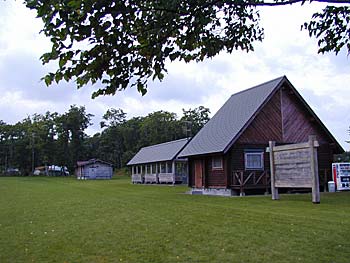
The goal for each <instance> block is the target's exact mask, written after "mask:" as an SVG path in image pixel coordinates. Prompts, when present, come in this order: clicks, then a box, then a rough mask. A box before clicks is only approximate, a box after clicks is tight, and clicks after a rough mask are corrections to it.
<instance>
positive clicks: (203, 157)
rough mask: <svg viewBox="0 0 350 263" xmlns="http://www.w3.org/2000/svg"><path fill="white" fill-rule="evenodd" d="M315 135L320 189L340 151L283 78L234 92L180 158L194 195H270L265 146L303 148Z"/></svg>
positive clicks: (330, 136) (339, 147)
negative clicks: (299, 145)
mask: <svg viewBox="0 0 350 263" xmlns="http://www.w3.org/2000/svg"><path fill="white" fill-rule="evenodd" d="M309 135H316V137H317V140H318V141H319V144H320V146H319V147H318V165H319V175H320V182H321V185H325V183H326V182H327V181H328V179H330V168H331V163H332V157H333V154H337V153H341V152H343V151H344V150H343V149H342V147H341V146H340V145H339V143H338V142H337V141H336V139H335V138H334V137H333V136H332V134H331V133H330V132H329V131H328V129H327V128H326V127H325V125H324V124H323V123H322V122H321V120H320V119H319V118H318V117H317V116H316V114H315V113H314V112H313V111H312V109H311V108H310V106H309V105H308V104H307V103H306V102H305V100H304V99H303V98H302V96H301V95H300V94H299V93H298V92H297V90H296V89H295V88H294V87H293V85H292V84H291V83H290V82H289V80H288V79H287V78H286V77H285V76H283V77H280V78H277V79H274V80H271V81H268V82H266V83H263V84H260V85H258V86H255V87H253V88H250V89H247V90H244V91H241V92H238V93H236V94H234V95H232V96H231V97H230V99H229V100H228V101H227V102H226V103H225V104H224V105H223V106H222V107H221V108H220V110H219V111H218V112H217V113H216V114H215V115H214V116H213V118H212V119H211V120H210V121H209V122H208V123H207V124H206V125H205V126H204V127H203V128H202V129H201V130H200V131H199V133H198V134H197V135H196V136H195V137H194V138H193V139H192V140H191V141H190V142H189V144H188V145H187V146H186V147H185V148H184V149H183V151H182V152H181V153H180V154H179V157H184V158H188V161H189V186H190V187H192V188H193V192H199V193H208V194H210V193H211V192H213V193H215V192H219V193H221V194H223V195H230V194H236V193H240V194H241V195H244V193H245V192H246V191H249V190H252V189H259V191H266V192H267V191H268V190H269V187H270V179H269V176H270V175H269V169H270V167H269V165H270V164H269V154H268V153H266V147H268V143H269V141H275V142H276V145H282V144H291V143H300V142H306V141H307V140H308V137H309Z"/></svg>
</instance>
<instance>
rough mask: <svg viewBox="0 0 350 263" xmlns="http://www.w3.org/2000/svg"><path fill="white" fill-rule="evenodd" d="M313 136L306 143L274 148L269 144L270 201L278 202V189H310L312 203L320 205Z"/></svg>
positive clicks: (314, 139)
mask: <svg viewBox="0 0 350 263" xmlns="http://www.w3.org/2000/svg"><path fill="white" fill-rule="evenodd" d="M318 146H319V145H318V142H317V141H316V137H315V136H313V135H312V136H309V141H308V142H307V143H298V144H289V145H281V146H275V142H273V141H270V142H269V148H268V151H269V152H270V168H271V193H272V200H278V199H279V195H278V188H286V187H293V188H312V202H313V203H314V204H319V203H320V190H319V179H318V163H317V147H318Z"/></svg>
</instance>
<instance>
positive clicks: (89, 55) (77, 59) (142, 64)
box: [25, 0, 350, 97]
mask: <svg viewBox="0 0 350 263" xmlns="http://www.w3.org/2000/svg"><path fill="white" fill-rule="evenodd" d="M306 2H309V3H311V2H327V3H335V4H339V3H340V4H343V6H327V7H326V8H324V9H323V10H322V12H320V13H315V14H314V15H313V17H312V20H311V21H310V22H309V23H305V24H304V25H303V26H302V28H303V29H305V30H308V31H309V34H310V36H314V37H316V38H317V39H318V45H319V52H320V53H324V52H330V51H332V52H335V53H336V54H337V53H338V52H339V51H340V49H341V48H343V47H344V46H345V47H346V48H347V50H348V52H349V51H350V37H349V35H350V28H349V26H348V25H349V23H348V22H349V20H350V8H349V6H348V4H349V2H350V1H347V0H328V1H326V0H309V1H306V0H270V1H269V0H222V1H219V0H209V1H208V0H191V1H189V0H173V1H168V0H126V1H113V0H105V1H92V0H60V1H56V0H55V1H54V0H25V3H26V6H27V7H29V8H30V9H34V10H36V11H37V16H38V17H40V18H41V19H42V20H43V22H44V28H43V32H44V34H45V35H46V36H48V37H50V38H51V42H52V50H51V51H50V52H48V53H45V54H43V55H42V57H41V59H42V62H43V63H44V64H45V63H48V62H50V61H57V62H58V65H59V66H58V69H57V71H56V72H50V73H48V74H47V75H46V76H45V77H44V78H43V79H44V80H45V83H46V84H47V85H50V84H51V83H52V82H54V81H56V82H59V81H61V80H62V79H64V80H66V81H69V80H72V79H75V80H76V83H77V87H78V88H80V87H82V86H84V85H86V84H87V83H89V82H91V83H92V84H95V83H97V82H98V83H102V85H103V86H102V87H100V88H99V89H98V90H96V91H95V92H94V93H93V94H92V96H93V97H96V96H99V95H106V94H115V92H116V91H119V90H123V89H126V88H127V87H129V86H136V87H137V89H138V91H139V92H141V93H142V95H144V94H145V93H146V91H147V80H148V79H153V80H154V79H158V80H162V79H163V77H164V73H166V72H167V71H166V67H165V62H166V61H168V60H170V61H174V60H182V61H185V62H190V61H202V60H204V59H205V58H211V57H214V56H215V55H217V54H218V53H219V52H220V51H227V52H229V53H231V52H232V51H233V50H238V49H240V50H243V51H247V52H248V51H253V50H254V47H253V43H254V42H256V41H262V40H263V38H264V31H263V28H261V27H260V24H259V20H260V16H259V10H258V9H257V8H258V7H262V6H279V5H289V4H296V3H301V4H302V5H304V4H305V3H306Z"/></svg>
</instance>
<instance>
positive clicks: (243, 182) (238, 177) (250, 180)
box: [230, 170, 271, 196]
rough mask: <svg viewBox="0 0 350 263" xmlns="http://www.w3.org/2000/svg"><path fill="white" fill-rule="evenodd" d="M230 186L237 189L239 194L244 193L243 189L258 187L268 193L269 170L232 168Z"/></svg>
mask: <svg viewBox="0 0 350 263" xmlns="http://www.w3.org/2000/svg"><path fill="white" fill-rule="evenodd" d="M230 179H231V180H230V182H231V184H230V188H232V189H233V190H236V191H237V190H239V193H240V195H241V196H244V195H245V190H252V189H260V190H265V193H268V191H269V188H270V187H271V185H270V184H271V180H270V171H268V170H264V171H245V170H234V171H232V174H231V178H230Z"/></svg>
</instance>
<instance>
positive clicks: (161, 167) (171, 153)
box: [127, 138, 189, 184]
mask: <svg viewBox="0 0 350 263" xmlns="http://www.w3.org/2000/svg"><path fill="white" fill-rule="evenodd" d="M188 142H189V138H185V139H180V140H175V141H170V142H166V143H161V144H156V145H152V146H148V147H143V148H141V149H140V151H138V153H137V154H136V155H135V156H134V157H133V158H132V159H131V160H130V161H129V162H128V164H127V165H128V166H130V167H131V178H132V179H131V180H132V183H172V184H175V183H188V166H187V159H178V158H177V156H178V154H179V153H180V152H181V150H182V149H183V148H184V147H185V146H186V145H187V143H188Z"/></svg>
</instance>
